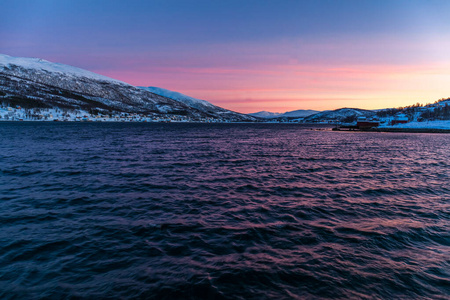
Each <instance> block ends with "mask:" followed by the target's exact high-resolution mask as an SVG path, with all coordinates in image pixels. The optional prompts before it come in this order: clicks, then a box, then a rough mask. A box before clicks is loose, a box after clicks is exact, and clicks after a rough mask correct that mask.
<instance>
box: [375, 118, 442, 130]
mask: <svg viewBox="0 0 450 300" xmlns="http://www.w3.org/2000/svg"><path fill="white" fill-rule="evenodd" d="M380 128H417V129H419V128H420V129H450V120H442V121H424V122H409V123H405V124H397V125H392V126H380Z"/></svg>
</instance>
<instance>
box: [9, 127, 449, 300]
mask: <svg viewBox="0 0 450 300" xmlns="http://www.w3.org/2000/svg"><path fill="white" fill-rule="evenodd" d="M0 136H1V143H0V210H1V214H0V296H1V297H2V298H16V297H20V298H27V299H31V298H49V297H54V298H63V297H67V296H74V297H82V298H84V297H89V298H93V297H100V298H110V297H114V298H136V297H141V298H150V299H177V298H180V299H272V298H281V299H292V298H297V297H298V298H318V297H319V298H320V297H322V298H372V297H375V298H421V297H425V298H437V299H439V298H441V299H445V298H446V297H447V296H448V295H449V294H450V290H449V286H450V280H449V277H450V276H449V275H450V274H449V270H450V262H449V249H450V248H449V247H450V236H449V230H448V229H449V226H450V220H449V219H450V217H449V215H450V214H449V212H450V209H449V208H450V204H449V203H450V201H449V200H450V199H449V196H448V195H449V192H450V190H449V185H448V182H450V180H449V170H450V169H449V155H450V146H449V142H450V135H442V134H434V135H433V134H400V133H391V134H383V133H361V132H331V131H316V130H311V128H310V127H305V126H299V125H281V124H272V125H270V124H228V125H227V124H214V125H207V124H104V123H102V124H48V123H1V124H0Z"/></svg>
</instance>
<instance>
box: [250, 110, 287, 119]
mask: <svg viewBox="0 0 450 300" xmlns="http://www.w3.org/2000/svg"><path fill="white" fill-rule="evenodd" d="M249 115H250V116H254V117H257V118H263V119H273V118H277V117H279V116H281V115H282V113H277V112H270V111H265V110H263V111H259V112H255V113H251V114H249Z"/></svg>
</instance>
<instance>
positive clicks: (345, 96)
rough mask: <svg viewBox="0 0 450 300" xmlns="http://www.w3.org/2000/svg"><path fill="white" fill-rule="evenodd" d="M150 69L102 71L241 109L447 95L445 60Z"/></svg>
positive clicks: (328, 106)
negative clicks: (249, 67)
mask: <svg viewBox="0 0 450 300" xmlns="http://www.w3.org/2000/svg"><path fill="white" fill-rule="evenodd" d="M152 71H153V72H145V71H139V72H135V71H117V72H115V71H110V72H107V73H105V72H103V73H104V75H107V76H110V77H113V78H116V79H119V80H122V81H125V82H128V83H130V84H133V85H136V86H158V87H162V88H166V89H169V90H174V91H177V92H180V93H183V94H186V95H188V96H191V97H194V98H198V99H203V100H207V101H209V102H211V103H213V104H215V105H217V106H221V107H224V108H226V109H230V110H233V111H237V112H241V113H253V112H257V111H262V110H266V111H272V112H286V111H292V110H298V109H312V110H333V109H338V108H343V107H354V108H361V109H382V108H392V107H400V106H408V105H412V104H416V103H417V102H419V103H422V104H427V103H432V102H434V101H436V100H438V99H440V98H446V97H449V96H450V91H449V88H448V83H449V82H450V64H421V65H415V66H413V65H353V66H351V65H350V66H344V65H343V66H329V65H317V64H315V65H311V66H307V65H277V66H271V69H270V70H264V69H263V67H254V68H252V69H239V68H233V69H226V68H223V69H221V68H181V67H180V68H167V69H165V68H158V69H157V70H152ZM154 74H156V76H155V75H154ZM174 74H177V75H174ZM186 75H189V76H187V78H186ZM176 76H179V79H178V78H176ZM205 78H207V79H205ZM177 79H178V80H177Z"/></svg>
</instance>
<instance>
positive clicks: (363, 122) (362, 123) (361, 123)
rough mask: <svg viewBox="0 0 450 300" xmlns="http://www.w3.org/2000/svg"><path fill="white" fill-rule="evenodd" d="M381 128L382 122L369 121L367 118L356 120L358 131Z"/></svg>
mask: <svg viewBox="0 0 450 300" xmlns="http://www.w3.org/2000/svg"><path fill="white" fill-rule="evenodd" d="M378 126H380V121H378V120H374V119H370V120H369V119H367V118H366V117H360V118H358V119H357V120H356V127H357V128H358V129H362V130H364V129H370V128H373V127H378Z"/></svg>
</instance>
